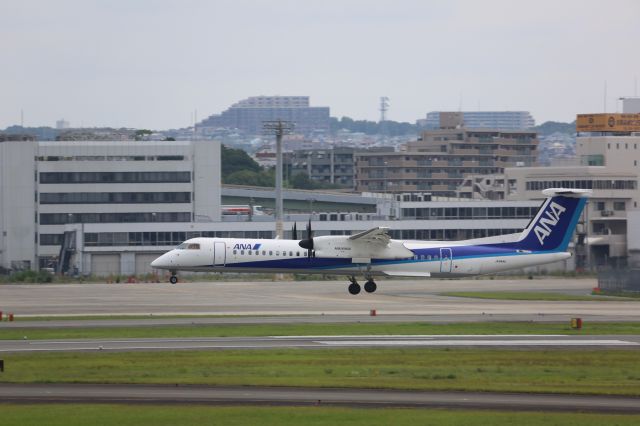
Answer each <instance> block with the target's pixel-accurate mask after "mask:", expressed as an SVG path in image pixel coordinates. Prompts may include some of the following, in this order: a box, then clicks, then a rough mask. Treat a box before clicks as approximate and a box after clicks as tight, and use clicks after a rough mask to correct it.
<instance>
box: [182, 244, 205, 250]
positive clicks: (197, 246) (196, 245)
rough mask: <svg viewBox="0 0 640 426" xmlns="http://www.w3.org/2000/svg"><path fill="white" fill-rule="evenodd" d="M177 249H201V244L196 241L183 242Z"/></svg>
mask: <svg viewBox="0 0 640 426" xmlns="http://www.w3.org/2000/svg"><path fill="white" fill-rule="evenodd" d="M176 249H177V250H200V244H196V243H182V244H180V245H179V246H178V247H176Z"/></svg>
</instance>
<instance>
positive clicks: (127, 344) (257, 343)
mask: <svg viewBox="0 0 640 426" xmlns="http://www.w3.org/2000/svg"><path fill="white" fill-rule="evenodd" d="M354 347H367V348H375V347H441V348H442V347H447V348H451V347H493V348H497V347H499V348H510V349H512V348H559V349H566V348H576V347H579V348H600V349H605V348H607V349H610V348H625V349H640V336H638V335H632V336H628V335H625V336H606V335H605V336H603V335H595V336H578V335H528V334H527V335H524V334H523V335H513V334H511V335H388V336H376V335H360V336H265V337H215V338H149V339H59V340H0V353H18V352H74V351H84V352H86V351H91V352H94V351H168V350H171V351H174V350H221V349H283V348H303V349H323V348H354Z"/></svg>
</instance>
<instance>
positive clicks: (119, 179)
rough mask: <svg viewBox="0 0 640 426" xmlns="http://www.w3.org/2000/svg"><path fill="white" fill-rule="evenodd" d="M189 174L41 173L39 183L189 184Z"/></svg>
mask: <svg viewBox="0 0 640 426" xmlns="http://www.w3.org/2000/svg"><path fill="white" fill-rule="evenodd" d="M189 182H191V172H41V173H40V183H42V184H52V183H189Z"/></svg>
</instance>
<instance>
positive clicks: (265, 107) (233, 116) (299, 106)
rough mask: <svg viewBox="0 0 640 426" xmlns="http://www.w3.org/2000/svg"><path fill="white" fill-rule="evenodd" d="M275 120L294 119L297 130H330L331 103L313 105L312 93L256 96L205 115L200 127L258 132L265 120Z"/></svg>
mask: <svg viewBox="0 0 640 426" xmlns="http://www.w3.org/2000/svg"><path fill="white" fill-rule="evenodd" d="M272 120H284V121H291V122H293V123H294V125H295V129H294V131H295V132H296V133H302V134H310V133H314V132H324V133H326V132H328V131H329V107H312V106H310V105H309V97H308V96H254V97H250V98H247V99H244V100H241V101H240V102H237V103H235V104H233V105H231V106H230V107H229V108H228V109H226V110H225V111H223V112H222V113H221V114H215V115H212V116H210V117H208V118H206V119H204V120H203V121H202V122H201V123H200V124H198V127H213V128H229V129H239V130H241V131H243V132H246V133H248V134H255V135H258V134H261V133H262V123H263V122H264V121H272Z"/></svg>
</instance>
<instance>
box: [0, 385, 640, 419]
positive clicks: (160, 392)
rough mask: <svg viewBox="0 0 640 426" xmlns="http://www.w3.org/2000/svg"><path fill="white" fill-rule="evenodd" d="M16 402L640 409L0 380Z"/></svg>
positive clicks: (468, 397) (576, 401)
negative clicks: (12, 382) (11, 382)
mask: <svg viewBox="0 0 640 426" xmlns="http://www.w3.org/2000/svg"><path fill="white" fill-rule="evenodd" d="M0 400H2V401H5V402H14V403H27V402H32V403H43V402H47V403H56V402H57V403H60V402H73V403H97V402H100V403H136V404H140V403H148V404H185V403H186V404H218V405H231V404H244V405H302V406H350V407H370V408H372V407H378V408H382V407H413V408H450V409H460V408H465V409H495V410H509V411H521V410H531V411H538V412H539V411H585V412H601V413H640V398H633V397H613V396H586V395H584V396H583V395H562V394H554V395H550V394H514V393H489V392H423V391H396V390H380V389H330V388H329V389H327V388H287V387H281V388H280V387H278V388H274V387H208V386H182V385H181V386H175V385H170V386H169V385H75V384H73V385H72V384H61V385H52V384H47V385H39V384H28V385H19V384H0Z"/></svg>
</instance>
